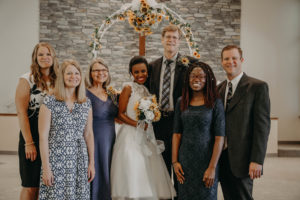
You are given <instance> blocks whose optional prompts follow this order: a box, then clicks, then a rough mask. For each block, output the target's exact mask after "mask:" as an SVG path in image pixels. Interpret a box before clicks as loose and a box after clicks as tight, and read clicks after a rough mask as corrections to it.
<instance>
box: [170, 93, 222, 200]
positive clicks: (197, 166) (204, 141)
mask: <svg viewBox="0 0 300 200" xmlns="http://www.w3.org/2000/svg"><path fill="white" fill-rule="evenodd" d="M180 100H181V99H179V100H178V101H177V104H176V109H175V118H174V133H181V134H182V136H181V145H180V148H179V152H178V161H179V162H180V164H181V165H182V169H183V172H184V178H185V182H184V183H183V184H178V199H179V200H183V199H186V200H193V199H195V200H198V199H206V200H216V199H217V191H218V167H217V169H216V176H215V182H214V185H213V187H211V188H206V187H205V184H204V182H203V181H202V179H203V175H204V172H205V171H206V169H207V168H208V165H209V162H210V159H211V156H212V152H213V146H214V143H215V136H224V135H225V116H224V108H223V103H222V101H221V100H220V99H217V100H216V102H215V105H214V107H213V108H207V107H206V106H205V105H202V106H189V107H188V108H187V109H186V110H185V111H183V112H181V110H180Z"/></svg>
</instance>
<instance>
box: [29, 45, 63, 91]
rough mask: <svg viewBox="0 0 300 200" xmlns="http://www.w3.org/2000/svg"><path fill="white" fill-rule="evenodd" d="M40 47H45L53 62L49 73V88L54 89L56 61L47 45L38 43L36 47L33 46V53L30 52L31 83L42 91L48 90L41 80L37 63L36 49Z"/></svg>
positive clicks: (51, 48) (52, 50) (41, 75)
mask: <svg viewBox="0 0 300 200" xmlns="http://www.w3.org/2000/svg"><path fill="white" fill-rule="evenodd" d="M40 47H46V48H47V49H48V50H49V52H50V54H51V57H52V60H53V64H52V66H51V67H50V73H49V79H50V88H54V86H55V79H56V73H57V70H58V60H57V58H56V54H55V51H54V49H53V47H52V46H51V45H50V44H49V43H47V42H40V43H38V44H37V45H35V47H34V49H33V52H32V62H31V66H30V70H31V74H32V76H33V81H34V83H35V84H37V87H39V88H41V89H42V90H49V86H48V85H47V82H46V81H45V80H44V79H43V74H42V72H41V67H40V65H39V64H38V61H37V56H38V55H37V54H38V49H39V48H40Z"/></svg>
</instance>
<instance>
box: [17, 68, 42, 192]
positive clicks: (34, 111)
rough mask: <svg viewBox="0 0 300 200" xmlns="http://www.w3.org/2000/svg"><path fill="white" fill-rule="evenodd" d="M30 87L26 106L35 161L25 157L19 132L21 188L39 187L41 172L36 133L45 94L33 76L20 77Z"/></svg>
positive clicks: (22, 139)
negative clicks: (34, 150)
mask: <svg viewBox="0 0 300 200" xmlns="http://www.w3.org/2000/svg"><path fill="white" fill-rule="evenodd" d="M20 78H24V79H25V80H26V81H27V82H28V83H29V86H30V100H29V105H28V110H27V114H28V118H29V125H30V131H31V135H32V139H33V142H34V145H35V147H36V151H37V157H36V159H35V161H33V162H31V161H30V160H28V159H26V156H25V146H24V144H25V140H24V138H23V135H22V132H21V131H20V136H19V145H18V154H19V170H20V177H21V182H22V183H21V185H22V186H23V187H39V185H40V171H41V157H40V148H39V132H38V117H39V111H40V106H41V105H42V103H43V100H44V97H45V96H46V95H47V94H46V92H44V91H42V90H41V89H40V88H38V87H37V85H36V84H35V83H34V81H33V76H32V75H31V74H30V73H29V72H28V73H26V74H24V75H22V76H21V77H20Z"/></svg>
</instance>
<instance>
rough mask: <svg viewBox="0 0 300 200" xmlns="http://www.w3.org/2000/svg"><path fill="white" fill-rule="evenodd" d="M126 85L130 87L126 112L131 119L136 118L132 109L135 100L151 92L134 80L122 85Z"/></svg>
mask: <svg viewBox="0 0 300 200" xmlns="http://www.w3.org/2000/svg"><path fill="white" fill-rule="evenodd" d="M126 85H129V86H130V87H131V96H130V98H129V100H128V105H127V110H126V114H127V116H128V117H130V118H131V119H133V120H136V113H135V110H134V106H135V104H136V102H137V101H139V100H140V99H141V98H142V97H146V96H150V95H151V94H150V93H149V91H148V89H147V88H146V87H145V86H144V85H140V84H138V83H135V82H129V83H125V84H124V86H126ZM124 86H123V87H124Z"/></svg>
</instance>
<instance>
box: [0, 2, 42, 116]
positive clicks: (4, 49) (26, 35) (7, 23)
mask: <svg viewBox="0 0 300 200" xmlns="http://www.w3.org/2000/svg"><path fill="white" fill-rule="evenodd" d="M38 41H39V0H25V1H24V0H1V1H0V69H1V73H0V91H1V98H0V113H15V105H14V96H15V88H16V86H17V83H18V77H20V76H21V75H22V74H23V73H25V72H27V71H29V68H30V64H31V53H32V50H33V48H34V45H36V44H37V43H38Z"/></svg>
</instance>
